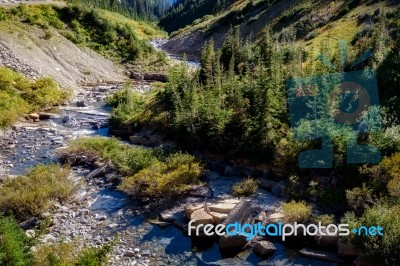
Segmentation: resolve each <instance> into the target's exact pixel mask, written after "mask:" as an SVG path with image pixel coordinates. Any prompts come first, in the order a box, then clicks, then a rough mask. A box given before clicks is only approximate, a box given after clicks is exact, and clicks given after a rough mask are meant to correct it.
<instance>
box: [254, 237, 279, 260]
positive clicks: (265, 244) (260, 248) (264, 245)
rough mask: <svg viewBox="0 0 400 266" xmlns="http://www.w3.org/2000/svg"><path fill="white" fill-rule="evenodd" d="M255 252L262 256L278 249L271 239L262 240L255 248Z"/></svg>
mask: <svg viewBox="0 0 400 266" xmlns="http://www.w3.org/2000/svg"><path fill="white" fill-rule="evenodd" d="M253 251H254V253H256V254H257V255H259V256H261V257H266V256H269V255H271V254H273V253H274V252H275V251H276V247H275V245H274V244H273V243H271V242H269V241H266V240H264V241H260V242H257V244H256V245H255V246H254V248H253Z"/></svg>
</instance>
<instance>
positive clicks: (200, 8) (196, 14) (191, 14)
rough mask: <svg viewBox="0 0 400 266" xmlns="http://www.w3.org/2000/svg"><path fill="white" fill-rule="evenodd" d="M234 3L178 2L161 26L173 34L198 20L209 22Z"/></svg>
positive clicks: (220, 0) (230, 0) (223, 0)
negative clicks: (209, 19)
mask: <svg viewBox="0 0 400 266" xmlns="http://www.w3.org/2000/svg"><path fill="white" fill-rule="evenodd" d="M234 2H235V1H233V0H218V1H215V0H205V1H204V0H202V1H198V0H178V1H177V2H176V3H175V4H174V5H173V7H172V8H171V9H170V10H169V11H168V13H167V14H166V16H165V17H163V18H162V19H161V21H160V25H161V26H162V27H163V28H164V29H165V30H166V31H168V32H173V31H176V30H178V29H180V28H183V27H185V26H187V25H190V24H192V23H194V22H195V21H196V20H199V21H200V20H201V18H203V17H204V18H203V19H204V20H207V19H208V18H210V15H211V14H215V13H218V12H220V11H222V10H223V9H225V8H226V7H228V6H229V5H231V4H232V3H234ZM207 16H208V18H207ZM194 24H198V23H194Z"/></svg>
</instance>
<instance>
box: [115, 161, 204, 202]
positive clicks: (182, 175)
mask: <svg viewBox="0 0 400 266" xmlns="http://www.w3.org/2000/svg"><path fill="white" fill-rule="evenodd" d="M201 173H202V168H201V166H200V164H199V163H198V162H196V159H195V158H194V157H193V156H190V155H187V154H181V153H177V154H173V155H171V156H169V157H168V158H167V159H166V160H165V162H159V163H155V164H152V165H151V166H149V167H147V168H145V169H143V170H141V171H139V172H138V173H137V174H135V175H133V176H131V177H125V178H124V179H123V180H122V184H121V185H120V186H119V188H120V189H121V190H122V191H124V192H126V193H127V194H129V195H132V196H135V197H140V198H143V197H152V198H165V197H172V196H177V195H180V194H182V193H183V192H185V191H186V190H188V189H189V188H191V187H192V186H193V185H198V184H200V181H199V177H200V175H201Z"/></svg>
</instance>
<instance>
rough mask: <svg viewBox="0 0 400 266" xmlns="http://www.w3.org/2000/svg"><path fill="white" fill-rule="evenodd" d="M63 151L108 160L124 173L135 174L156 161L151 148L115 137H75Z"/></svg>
mask: <svg viewBox="0 0 400 266" xmlns="http://www.w3.org/2000/svg"><path fill="white" fill-rule="evenodd" d="M63 153H66V154H85V155H86V156H87V157H89V158H96V157H98V158H101V159H102V160H110V161H111V162H112V163H113V164H114V165H115V166H116V167H117V168H118V170H119V171H121V172H122V173H123V174H125V175H132V174H136V173H137V172H139V171H140V170H142V169H144V168H146V167H149V166H151V165H152V164H154V163H156V162H158V159H157V158H156V157H155V155H154V152H153V151H152V150H150V149H145V148H142V147H134V146H131V145H127V144H123V143H122V142H120V141H118V140H117V139H115V138H103V137H92V138H81V139H77V140H76V141H72V142H71V143H70V144H69V147H68V149H67V150H65V151H63Z"/></svg>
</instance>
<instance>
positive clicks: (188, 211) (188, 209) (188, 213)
mask: <svg viewBox="0 0 400 266" xmlns="http://www.w3.org/2000/svg"><path fill="white" fill-rule="evenodd" d="M202 208H204V204H201V203H200V204H190V205H188V206H186V207H185V212H186V217H187V218H188V219H190V216H191V215H192V213H193V212H194V211H197V210H199V209H202Z"/></svg>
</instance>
